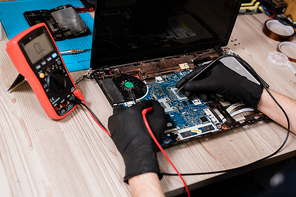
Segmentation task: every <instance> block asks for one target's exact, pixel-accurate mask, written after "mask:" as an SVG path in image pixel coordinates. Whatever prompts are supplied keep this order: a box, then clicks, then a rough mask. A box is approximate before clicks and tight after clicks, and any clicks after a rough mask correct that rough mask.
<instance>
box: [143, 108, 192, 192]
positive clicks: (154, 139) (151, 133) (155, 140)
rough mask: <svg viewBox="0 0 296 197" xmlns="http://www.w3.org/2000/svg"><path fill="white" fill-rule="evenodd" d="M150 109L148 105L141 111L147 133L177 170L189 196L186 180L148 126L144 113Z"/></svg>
mask: <svg viewBox="0 0 296 197" xmlns="http://www.w3.org/2000/svg"><path fill="white" fill-rule="evenodd" d="M150 111H152V107H149V108H146V109H144V110H143V111H142V116H143V121H144V123H145V126H146V128H147V130H148V132H149V134H150V135H151V137H152V139H153V141H154V142H155V144H156V145H157V147H158V148H159V150H160V151H161V152H162V153H163V154H164V156H165V157H166V159H167V160H168V161H169V162H170V164H171V165H172V167H173V168H174V169H175V171H176V172H177V175H178V176H179V177H180V178H181V180H182V182H183V184H184V186H185V189H186V191H187V194H188V196H189V197H190V192H189V189H188V187H187V185H186V182H185V181H184V179H183V178H182V176H181V174H180V173H179V171H178V170H177V168H176V167H175V165H174V164H173V162H172V161H171V160H170V158H169V156H168V155H167V154H166V152H165V151H164V150H163V148H162V147H161V145H160V144H159V142H158V141H157V139H156V137H155V136H154V134H153V132H152V130H151V128H150V126H149V123H148V120H147V117H146V114H147V113H148V112H150Z"/></svg>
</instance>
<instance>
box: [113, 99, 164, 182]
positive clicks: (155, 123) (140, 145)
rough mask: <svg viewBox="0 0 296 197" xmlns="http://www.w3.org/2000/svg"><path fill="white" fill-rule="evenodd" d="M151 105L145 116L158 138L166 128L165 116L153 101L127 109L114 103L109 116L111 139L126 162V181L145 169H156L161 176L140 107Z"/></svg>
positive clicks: (154, 147)
mask: <svg viewBox="0 0 296 197" xmlns="http://www.w3.org/2000/svg"><path fill="white" fill-rule="evenodd" d="M151 106H152V107H153V110H152V111H151V112H149V113H147V114H146V117H147V120H148V123H149V126H150V128H151V130H152V131H153V133H154V135H155V137H156V139H157V140H158V141H159V140H160V139H161V138H162V135H163V133H164V130H165V128H166V119H165V114H164V110H163V108H162V107H161V106H160V104H159V103H158V102H156V101H142V102H140V103H137V104H135V105H133V106H132V107H130V108H125V107H123V106H116V107H114V109H113V115H112V116H110V117H109V119H108V128H109V131H110V132H111V138H112V140H113V141H114V143H115V145H116V147H117V149H118V150H119V152H120V153H121V155H122V157H123V160H124V163H125V167H126V169H125V177H124V181H125V182H127V181H128V179H130V178H132V177H134V176H137V175H140V174H143V173H146V172H155V173H157V174H158V176H159V178H160V179H161V178H162V177H161V175H160V170H159V166H158V161H157V156H156V151H157V149H156V148H157V147H156V145H155V143H154V141H153V139H152V138H151V136H150V134H149V132H148V130H147V129H146V126H145V124H144V121H143V117H142V114H141V112H142V111H143V109H145V108H148V107H151Z"/></svg>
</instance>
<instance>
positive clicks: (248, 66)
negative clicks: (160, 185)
mask: <svg viewBox="0 0 296 197" xmlns="http://www.w3.org/2000/svg"><path fill="white" fill-rule="evenodd" d="M233 57H234V58H236V59H237V60H238V61H239V62H241V63H242V64H244V66H245V67H246V68H247V69H248V70H250V71H251V72H252V74H253V75H254V77H255V78H256V79H257V80H258V81H259V82H260V83H261V84H262V86H263V87H264V89H265V90H266V91H267V93H268V94H269V95H270V97H271V98H272V99H273V100H274V102H275V103H276V105H277V106H278V107H279V108H280V109H281V111H282V112H283V113H284V115H285V118H286V120H287V125H288V126H287V135H286V138H285V140H284V142H283V143H282V145H281V146H280V147H279V148H278V149H277V150H276V151H274V152H273V153H272V154H270V155H268V156H266V157H263V158H261V159H258V160H256V161H254V162H251V163H249V164H247V165H244V166H240V167H236V168H232V169H227V170H220V171H212V172H200V173H180V175H182V176H194V175H205V174H216V173H225V172H231V171H235V170H239V169H243V168H246V167H249V166H252V165H254V164H257V163H259V162H261V161H263V160H266V159H268V158H270V157H272V156H274V155H275V154H277V153H278V152H279V151H280V150H281V149H282V148H283V147H284V145H285V144H286V142H287V140H288V137H289V134H290V120H289V117H288V115H287V113H286V112H285V110H284V109H283V108H282V106H281V105H280V104H279V103H278V101H277V100H276V99H275V98H274V97H273V95H272V94H271V92H270V91H269V90H268V85H267V84H266V82H265V81H264V80H263V79H262V78H261V77H260V76H259V75H258V74H257V73H256V71H255V70H254V69H253V68H252V67H251V66H250V65H249V64H248V63H247V62H246V61H245V60H243V59H242V58H240V57H239V56H238V55H235V56H233ZM220 59H221V58H220ZM161 174H162V175H164V176H179V175H178V174H173V173H161Z"/></svg>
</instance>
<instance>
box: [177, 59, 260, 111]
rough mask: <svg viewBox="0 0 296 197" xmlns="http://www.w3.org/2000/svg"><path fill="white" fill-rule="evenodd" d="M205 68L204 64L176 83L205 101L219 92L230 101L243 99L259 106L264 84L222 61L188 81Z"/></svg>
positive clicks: (250, 104)
mask: <svg viewBox="0 0 296 197" xmlns="http://www.w3.org/2000/svg"><path fill="white" fill-rule="evenodd" d="M203 68H204V66H203V67H200V68H197V69H196V70H194V71H192V73H189V74H188V75H187V76H185V77H184V78H182V79H181V80H180V81H179V82H178V83H177V84H176V87H177V88H180V87H182V86H183V85H184V90H185V95H186V96H189V95H190V94H192V93H194V94H197V95H198V96H199V97H200V98H201V99H202V100H205V101H207V99H208V98H209V97H213V95H216V94H219V95H222V96H223V97H224V98H226V99H227V100H228V101H230V102H239V101H241V102H243V103H245V104H247V105H249V106H252V107H254V108H256V107H257V104H258V102H259V101H260V98H261V94H262V91H263V86H262V85H258V84H256V83H254V82H252V81H249V80H248V79H247V78H246V77H244V76H241V75H240V74H238V73H236V72H235V71H233V70H231V69H229V68H228V67H226V66H225V65H224V64H222V63H221V62H218V63H217V64H215V65H213V66H211V67H210V68H209V69H208V70H207V71H205V72H204V73H202V74H201V75H199V76H198V77H196V78H195V79H193V80H192V81H190V82H189V81H188V80H190V78H192V77H193V76H194V75H195V74H196V73H198V72H199V71H200V70H202V69H203Z"/></svg>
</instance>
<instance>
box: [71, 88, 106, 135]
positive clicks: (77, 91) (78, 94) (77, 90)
mask: <svg viewBox="0 0 296 197" xmlns="http://www.w3.org/2000/svg"><path fill="white" fill-rule="evenodd" d="M73 94H74V96H76V97H77V98H78V99H79V100H80V101H81V102H82V103H83V104H84V105H85V107H86V108H87V110H88V112H89V113H90V115H91V117H92V118H93V119H94V121H95V122H96V123H97V124H98V125H99V126H100V127H101V129H103V131H105V132H106V133H107V134H108V135H109V136H111V134H110V132H109V131H107V129H105V127H104V126H103V125H102V124H101V123H99V122H98V120H97V119H96V118H95V115H94V114H93V113H92V112H91V111H90V109H89V107H88V106H87V104H86V103H85V101H84V96H83V94H82V93H81V91H80V90H79V89H76V90H74V92H73Z"/></svg>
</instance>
